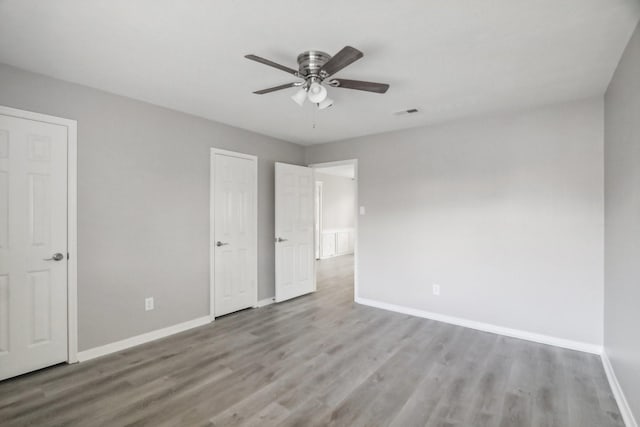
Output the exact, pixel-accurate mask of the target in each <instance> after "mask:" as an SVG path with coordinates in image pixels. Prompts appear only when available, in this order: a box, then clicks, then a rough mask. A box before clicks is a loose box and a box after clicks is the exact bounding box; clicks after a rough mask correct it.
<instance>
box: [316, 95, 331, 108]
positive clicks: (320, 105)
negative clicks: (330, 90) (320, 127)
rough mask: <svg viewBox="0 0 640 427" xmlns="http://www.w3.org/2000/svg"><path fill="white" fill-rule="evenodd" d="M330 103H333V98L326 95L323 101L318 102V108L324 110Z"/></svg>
mask: <svg viewBox="0 0 640 427" xmlns="http://www.w3.org/2000/svg"><path fill="white" fill-rule="evenodd" d="M332 105H333V99H331V98H328V97H327V98H325V99H324V101H322V102H318V109H320V110H324V109H326V108H329V107H331V106H332Z"/></svg>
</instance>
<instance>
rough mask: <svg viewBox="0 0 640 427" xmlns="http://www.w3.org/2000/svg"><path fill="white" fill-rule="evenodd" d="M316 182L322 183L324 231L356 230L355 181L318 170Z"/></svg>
mask: <svg viewBox="0 0 640 427" xmlns="http://www.w3.org/2000/svg"><path fill="white" fill-rule="evenodd" d="M316 181H322V228H323V229H324V230H335V229H345V228H354V227H355V214H356V213H355V203H356V195H355V182H354V180H352V179H351V178H345V177H342V176H335V175H328V174H325V173H322V172H318V171H317V170H316Z"/></svg>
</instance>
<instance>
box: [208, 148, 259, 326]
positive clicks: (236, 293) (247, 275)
mask: <svg viewBox="0 0 640 427" xmlns="http://www.w3.org/2000/svg"><path fill="white" fill-rule="evenodd" d="M212 162H213V164H212V167H213V173H214V194H213V203H214V225H213V229H214V239H213V247H212V248H211V250H212V251H213V253H214V254H213V256H214V289H215V290H214V294H215V295H214V313H215V316H222V315H224V314H228V313H232V312H234V311H238V310H242V309H244V308H248V307H252V306H253V305H255V304H256V300H257V283H256V271H257V265H256V239H257V230H256V222H257V221H256V220H257V206H256V191H257V190H256V165H255V159H253V160H252V159H247V158H242V157H235V156H233V155H226V154H219V153H214V155H213V160H212Z"/></svg>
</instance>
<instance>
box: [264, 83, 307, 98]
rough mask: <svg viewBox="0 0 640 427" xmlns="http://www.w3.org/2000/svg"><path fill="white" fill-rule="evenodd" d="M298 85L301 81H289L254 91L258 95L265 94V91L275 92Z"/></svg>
mask: <svg viewBox="0 0 640 427" xmlns="http://www.w3.org/2000/svg"><path fill="white" fill-rule="evenodd" d="M298 85H299V83H287V84H285V85H280V86H274V87H270V88H268V89H262V90H257V91H255V92H253V93H255V94H258V95H264V94H265V93H270V92H275V91H277V90H282V89H287V88H290V87H294V86H298Z"/></svg>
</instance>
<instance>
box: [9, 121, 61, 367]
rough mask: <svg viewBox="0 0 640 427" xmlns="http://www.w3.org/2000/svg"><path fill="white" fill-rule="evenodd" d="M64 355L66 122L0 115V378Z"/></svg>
mask: <svg viewBox="0 0 640 427" xmlns="http://www.w3.org/2000/svg"><path fill="white" fill-rule="evenodd" d="M66 360H67V128H66V127H64V126H59V125H54V124H48V123H43V122H38V121H34V120H27V119H20V118H15V117H9V116H4V115H0V379H4V378H8V377H12V376H15V375H19V374H22V373H25V372H29V371H32V370H36V369H40V368H43V367H45V366H50V365H53V364H56V363H60V362H64V361H66Z"/></svg>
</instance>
